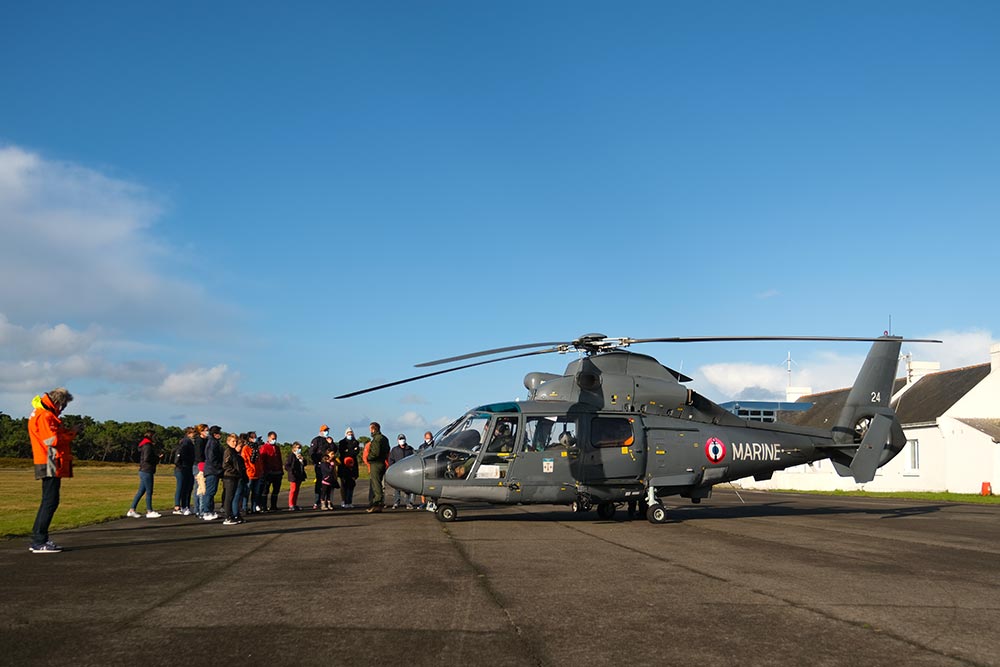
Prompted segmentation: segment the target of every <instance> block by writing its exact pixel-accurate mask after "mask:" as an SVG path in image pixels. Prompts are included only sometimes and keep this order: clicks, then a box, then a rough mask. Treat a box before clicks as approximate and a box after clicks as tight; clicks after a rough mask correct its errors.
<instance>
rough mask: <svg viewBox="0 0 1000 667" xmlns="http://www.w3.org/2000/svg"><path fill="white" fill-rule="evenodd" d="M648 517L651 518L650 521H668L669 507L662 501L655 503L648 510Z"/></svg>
mask: <svg viewBox="0 0 1000 667" xmlns="http://www.w3.org/2000/svg"><path fill="white" fill-rule="evenodd" d="M646 518H647V519H649V522H650V523H666V522H667V508H666V507H664V506H663V505H661V504H660V503H654V504H652V505H650V506H649V509H648V510H646Z"/></svg>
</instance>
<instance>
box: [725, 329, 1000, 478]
mask: <svg viewBox="0 0 1000 667" xmlns="http://www.w3.org/2000/svg"><path fill="white" fill-rule="evenodd" d="M938 367H939V366H938V365H936V364H926V363H921V362H913V361H910V360H908V361H907V376H906V377H905V378H899V379H897V380H896V382H895V384H894V385H893V397H892V406H893V408H894V409H895V410H896V415H897V417H898V418H899V421H900V424H902V426H903V432H904V433H906V440H907V442H906V446H905V447H904V448H903V451H901V452H900V453H899V455H898V456H896V458H894V459H893V460H892V461H890V462H889V463H887V464H886V465H885V466H883V467H882V468H880V469H879V470H878V472H877V473H876V474H875V479H874V480H873V481H871V482H869V483H868V484H857V483H855V482H854V480H853V479H851V478H850V477H840V476H839V475H838V474H837V472H836V471H835V470H834V468H833V464H832V463H831V462H830V461H821V462H818V463H815V464H811V465H810V464H807V465H801V466H796V467H794V468H789V469H787V470H783V471H780V472H776V473H774V476H773V477H772V478H771V479H770V480H767V481H761V482H758V481H755V480H754V479H753V478H752V477H748V478H745V479H741V480H739V482H737V485H738V486H742V487H744V488H753V489H797V490H822V491H833V490H856V489H864V490H866V491H950V492H953V493H980V492H981V491H982V488H983V484H984V483H989V484H990V486H991V487H992V488H993V489H995V493H1000V345H993V346H992V347H991V348H990V363H986V364H979V365H976V366H967V367H965V368H956V369H954V370H948V371H937V372H934V371H935V369H936V368H938ZM848 391H849V388H848V389H838V390H835V391H828V392H823V393H819V394H812V395H809V396H803V397H802V398H801V399H800V401H803V402H809V403H813V404H814V405H813V407H812V408H810V409H809V410H807V411H805V412H790V413H781V415H780V420H781V421H786V422H789V423H794V424H801V425H803V426H816V427H819V428H826V429H829V428H831V427H832V425H833V423H834V422H835V421H836V419H837V416H838V415H839V414H840V409H841V407H842V406H843V404H844V402H845V401H846V399H847V394H848Z"/></svg>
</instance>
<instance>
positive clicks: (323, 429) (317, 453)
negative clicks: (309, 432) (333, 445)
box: [309, 424, 330, 510]
mask: <svg viewBox="0 0 1000 667" xmlns="http://www.w3.org/2000/svg"><path fill="white" fill-rule="evenodd" d="M329 438H330V427H329V426H327V425H326V424H323V425H322V426H320V427H319V435H317V436H316V437H315V438H313V439H312V442H310V443H309V458H310V459H312V464H313V473H314V477H313V479H315V480H316V499H315V501H314V502H313V509H314V510H318V509H319V496H320V492H321V491H322V490H323V488H322V487H323V476H322V475H321V474H320V469H319V467H320V464H321V463H322V462H323V457H324V456H326V453H327V452H328V451H329V450H330V440H329Z"/></svg>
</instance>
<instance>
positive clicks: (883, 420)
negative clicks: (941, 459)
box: [831, 336, 906, 483]
mask: <svg viewBox="0 0 1000 667" xmlns="http://www.w3.org/2000/svg"><path fill="white" fill-rule="evenodd" d="M902 342H903V339H902V338H901V337H898V336H882V337H881V338H879V339H878V340H877V341H876V342H874V343H872V348H871V350H870V351H869V352H868V358H866V359H865V363H864V365H862V366H861V371H860V372H859V373H858V379H857V380H855V382H854V386H853V387H852V388H851V392H850V394H848V396H847V403H845V404H844V407H843V409H842V410H841V412H840V417H839V418H838V419H837V425H836V426H834V428H833V441H834V443H836V445H840V447H839V448H838V451H837V452H836V453H835V454H834V455H833V456H831V458H832V459H833V462H834V465H835V466H836V468H837V472H838V473H840V474H841V475H842V476H845V477H846V476H851V477H854V480H855V481H856V482H858V483H865V482H870V481H872V479H874V478H875V470H876V469H877V468H878V467H879V466H882V465H884V464H885V463H888V462H889V461H890V460H891V459H892V458H893V457H894V456H895V455H896V454H898V453H899V451H900V450H901V449H902V448H903V445H905V444H906V436H905V435H903V429H902V427H901V426H900V425H899V422H898V421H897V420H896V413H895V412H894V411H893V409H892V408H891V407H889V401H890V399H891V398H892V384H893V381H894V380H895V378H896V367H897V366H898V365H899V348H900V346H901V345H902ZM855 447H856V449H855ZM852 450H853V451H852Z"/></svg>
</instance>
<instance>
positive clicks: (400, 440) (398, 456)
mask: <svg viewBox="0 0 1000 667" xmlns="http://www.w3.org/2000/svg"><path fill="white" fill-rule="evenodd" d="M413 452H414V450H413V447H410V445H409V443H407V442H406V436H405V435H403V434H402V433H400V434H399V436H398V437H397V438H396V446H395V447H393V448H392V451H390V452H389V466H390V467H391V466H392V465H393V464H394V463H399V462H400V461H402V460H403V459H405V458H406V457H407V456H412V455H413ZM414 499H415V497H414V495H413V494H412V493H406V492H405V491H402V490H400V489H397V488H393V493H392V509H394V510H398V509H399V506H400V505H401V504H402V503H403V501H404V500H405V501H406V509H408V510H411V509H413V501H414Z"/></svg>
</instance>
